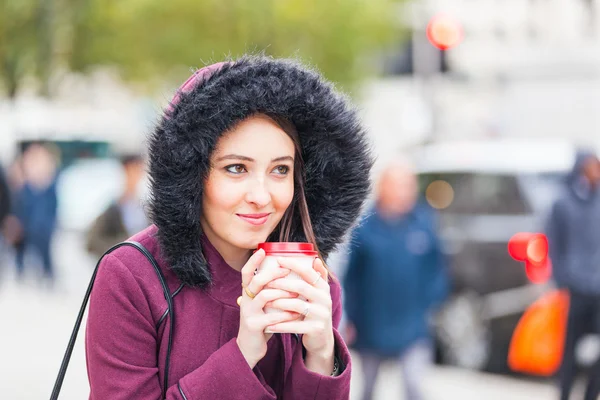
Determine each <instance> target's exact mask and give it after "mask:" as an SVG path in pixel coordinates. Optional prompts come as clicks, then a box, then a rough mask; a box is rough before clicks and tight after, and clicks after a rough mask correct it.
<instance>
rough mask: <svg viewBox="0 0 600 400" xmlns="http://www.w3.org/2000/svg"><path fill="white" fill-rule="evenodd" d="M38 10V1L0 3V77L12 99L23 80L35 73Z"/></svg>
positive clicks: (26, 0) (0, 1) (13, 0)
mask: <svg viewBox="0 0 600 400" xmlns="http://www.w3.org/2000/svg"><path fill="white" fill-rule="evenodd" d="M37 10H38V0H0V68H1V70H0V75H1V79H2V84H3V86H4V88H5V90H6V93H7V95H8V96H9V98H11V99H12V98H14V97H15V95H16V94H17V91H18V90H19V85H20V83H21V81H22V79H23V78H24V77H25V76H26V75H27V74H28V73H32V72H34V70H33V67H34V66H35V58H36V52H37V37H36V35H37V28H36V14H37Z"/></svg>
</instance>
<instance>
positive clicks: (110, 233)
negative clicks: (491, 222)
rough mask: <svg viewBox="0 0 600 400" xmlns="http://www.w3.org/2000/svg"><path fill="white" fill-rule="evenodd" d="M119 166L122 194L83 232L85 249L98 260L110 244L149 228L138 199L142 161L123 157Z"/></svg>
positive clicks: (133, 155) (129, 156)
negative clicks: (122, 186) (123, 175)
mask: <svg viewBox="0 0 600 400" xmlns="http://www.w3.org/2000/svg"><path fill="white" fill-rule="evenodd" d="M121 165H122V166H123V172H124V174H125V187H124V190H123V194H122V195H121V197H120V198H119V199H118V200H117V201H116V202H114V203H113V204H111V205H110V206H109V207H108V208H107V209H106V210H105V211H104V212H103V213H102V214H100V216H98V218H96V220H95V221H94V223H93V224H92V226H91V228H90V230H89V231H88V233H87V250H88V251H89V252H90V253H92V254H94V255H95V256H96V257H98V258H99V257H100V256H101V255H102V254H103V253H104V252H105V251H106V250H108V249H109V248H111V247H112V246H113V245H115V244H117V243H119V242H122V241H124V240H126V239H127V238H128V237H130V236H133V235H134V234H135V233H137V232H139V231H141V230H143V229H144V228H146V227H147V226H148V225H149V223H148V219H147V218H146V215H145V213H144V209H143V206H142V203H141V202H142V199H141V198H140V183H141V182H142V181H143V178H144V174H145V170H144V159H143V158H142V157H141V156H140V155H136V154H127V155H124V156H122V157H121Z"/></svg>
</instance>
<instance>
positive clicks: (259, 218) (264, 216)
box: [236, 213, 271, 226]
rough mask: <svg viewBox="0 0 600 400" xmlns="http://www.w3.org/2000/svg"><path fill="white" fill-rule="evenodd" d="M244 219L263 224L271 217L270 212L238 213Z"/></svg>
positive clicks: (253, 223)
mask: <svg viewBox="0 0 600 400" xmlns="http://www.w3.org/2000/svg"><path fill="white" fill-rule="evenodd" d="M236 215H237V216H238V217H240V218H241V219H242V220H244V221H246V222H248V223H249V224H251V225H255V226H257V225H263V224H264V223H265V222H267V220H268V219H269V215H271V214H270V213H261V214H236Z"/></svg>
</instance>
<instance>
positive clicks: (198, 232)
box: [86, 56, 372, 400]
mask: <svg viewBox="0 0 600 400" xmlns="http://www.w3.org/2000/svg"><path fill="white" fill-rule="evenodd" d="M148 156H149V180H150V183H151V184H150V196H149V197H150V201H149V215H150V218H151V220H152V222H153V225H152V226H151V227H149V228H147V229H145V230H144V231H142V232H140V233H139V234H136V235H134V236H133V237H132V240H135V241H138V242H140V243H141V244H143V245H144V246H146V247H147V248H148V250H149V251H150V252H151V253H152V254H153V255H154V256H155V257H156V258H157V260H158V263H159V267H160V268H161V269H162V271H163V273H164V275H165V277H166V281H167V285H168V286H169V290H170V291H171V292H172V293H174V294H173V296H174V299H173V303H174V309H175V311H176V318H174V319H173V321H174V324H175V326H174V332H173V335H174V336H173V345H172V354H171V361H170V366H169V372H170V374H169V376H168V382H167V383H166V384H164V383H163V379H164V375H165V371H166V368H165V362H164V360H165V354H166V351H167V347H170V346H169V345H168V340H167V339H168V334H169V329H170V328H169V324H168V323H166V322H165V321H168V320H170V318H171V317H172V316H171V315H170V314H168V313H166V312H165V310H166V302H165V298H164V295H163V291H162V288H161V287H160V284H159V283H158V280H157V278H156V276H155V273H154V271H153V269H152V266H151V265H150V264H149V263H148V262H147V261H145V260H144V257H143V255H141V254H140V253H139V252H138V251H136V250H135V249H132V248H127V247H121V248H118V249H116V250H114V251H113V252H112V253H110V254H109V255H107V256H106V257H105V258H104V259H103V260H102V262H101V263H100V266H99V269H98V272H97V280H96V282H95V285H94V288H93V290H92V292H91V298H90V308H89V317H88V323H87V331H86V355H87V367H88V377H89V380H90V399H112V400H119V399H132V398H136V399H156V398H159V397H160V396H161V391H162V390H164V391H165V392H166V398H168V399H189V400H192V399H240V398H243V399H248V400H259V399H260V400H275V399H287V400H292V399H298V400H305V399H315V400H345V399H348V398H349V390H350V373H351V360H350V355H349V352H348V349H347V347H346V345H345V343H344V341H343V339H342V338H341V335H340V334H339V332H338V331H337V326H338V324H339V321H340V318H341V313H342V309H341V301H340V294H341V289H340V286H339V283H338V281H337V280H336V279H335V278H333V277H331V275H330V274H329V273H328V271H327V269H326V267H325V266H324V260H325V259H326V257H327V255H328V254H329V253H330V252H331V251H333V250H334V249H335V247H336V245H337V244H338V243H339V242H341V241H342V240H343V237H344V235H345V234H346V233H347V232H348V230H349V229H351V228H352V226H353V224H354V223H355V221H356V219H357V217H358V215H360V212H361V208H362V205H363V203H364V201H365V198H366V197H367V195H368V193H369V186H370V185H369V174H370V168H371V164H372V159H371V156H370V152H369V147H368V143H367V141H366V133H365V131H364V130H363V128H362V127H361V124H360V122H359V119H358V116H357V114H356V111H355V110H354V109H353V108H352V107H351V106H350V104H348V102H347V100H346V98H345V97H343V96H342V95H341V94H339V93H337V92H336V91H335V90H334V88H333V86H332V85H330V84H329V83H327V82H326V81H324V80H323V79H322V78H321V77H320V76H319V75H318V74H317V73H315V72H313V71H311V70H309V69H307V68H306V67H304V66H302V65H300V64H298V63H296V62H293V61H288V60H276V59H272V58H270V57H265V56H245V57H243V58H241V59H238V60H235V61H228V62H225V63H219V64H215V65H212V66H209V67H206V68H203V69H201V70H199V71H198V72H196V73H195V74H194V75H193V76H192V77H191V78H190V79H189V80H188V81H187V82H186V83H184V85H183V86H182V87H181V89H180V90H179V92H178V93H177V94H176V95H175V97H174V99H173V100H172V102H171V104H170V106H169V107H167V109H166V110H165V114H164V116H163V118H162V119H161V120H160V122H159V124H158V126H157V127H156V129H155V130H154V132H153V133H152V134H151V136H150V139H149V151H148ZM265 241H270V242H310V243H312V244H313V246H315V248H316V249H317V251H318V253H319V255H320V257H317V258H315V260H314V262H313V264H312V267H311V266H307V267H301V266H300V265H299V264H297V263H296V262H295V261H294V260H293V259H290V258H285V259H281V260H279V263H280V265H281V266H282V267H283V268H273V269H271V270H267V271H263V272H258V273H256V274H255V271H256V270H257V268H258V266H259V265H260V263H261V262H262V261H263V259H264V257H265V253H264V251H263V250H262V249H261V250H258V251H256V252H255V251H254V250H255V249H257V246H258V244H259V243H261V242H265ZM290 271H294V272H297V273H299V275H300V279H297V280H294V281H292V280H287V279H279V278H282V277H284V276H285V275H286V274H288V273H289V272H290ZM300 294H301V297H299V295H300ZM267 303H268V305H269V307H274V308H276V309H278V310H279V311H281V312H275V313H266V312H265V310H264V307H265V306H266V305H267ZM295 334H297V335H295Z"/></svg>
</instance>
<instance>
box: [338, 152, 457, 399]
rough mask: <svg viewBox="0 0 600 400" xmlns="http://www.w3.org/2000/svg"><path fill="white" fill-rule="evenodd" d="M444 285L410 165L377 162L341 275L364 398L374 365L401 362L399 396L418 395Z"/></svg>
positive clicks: (431, 220)
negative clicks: (367, 209) (377, 175)
mask: <svg viewBox="0 0 600 400" xmlns="http://www.w3.org/2000/svg"><path fill="white" fill-rule="evenodd" d="M447 291H448V278H447V273H446V263H445V260H444V256H443V254H442V249H441V245H440V241H439V240H438V237H437V234H436V222H435V215H434V213H433V210H432V209H430V207H429V206H428V205H426V204H423V203H421V202H420V201H418V188H417V179H416V176H415V174H414V173H413V172H412V170H411V168H410V166H409V165H408V164H404V163H394V164H392V165H391V166H389V167H388V168H387V169H385V170H384V172H383V174H382V176H381V179H380V182H379V187H378V196H377V203H376V206H375V209H374V210H373V211H372V212H371V213H370V214H368V216H367V217H366V219H365V220H364V221H363V222H362V224H361V225H360V226H359V227H358V228H357V229H356V231H355V232H354V235H353V237H352V240H351V242H350V257H349V261H348V268H347V271H346V275H345V278H344V299H345V309H346V317H347V320H348V322H347V324H348V331H349V334H350V336H351V337H352V342H350V345H351V347H352V348H354V349H356V351H357V352H358V354H359V355H360V358H361V364H362V368H363V376H364V390H363V396H362V399H363V400H368V399H371V398H372V396H373V390H374V386H375V382H376V379H377V375H378V370H379V367H380V365H381V364H382V363H383V362H384V361H387V360H395V361H397V362H399V363H400V365H401V368H402V373H403V381H404V388H405V393H406V397H405V398H406V399H408V400H415V399H422V398H423V393H422V390H421V387H420V383H421V379H422V375H423V373H424V372H425V371H424V370H425V369H426V367H427V366H428V364H430V363H431V362H432V353H433V348H432V340H431V334H430V332H429V327H428V316H429V314H430V313H431V311H432V310H433V309H434V307H435V306H437V305H440V304H441V303H442V302H443V301H444V299H445V297H446V295H447Z"/></svg>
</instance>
